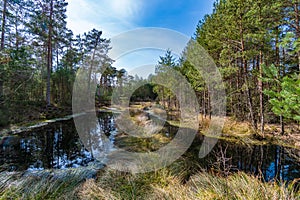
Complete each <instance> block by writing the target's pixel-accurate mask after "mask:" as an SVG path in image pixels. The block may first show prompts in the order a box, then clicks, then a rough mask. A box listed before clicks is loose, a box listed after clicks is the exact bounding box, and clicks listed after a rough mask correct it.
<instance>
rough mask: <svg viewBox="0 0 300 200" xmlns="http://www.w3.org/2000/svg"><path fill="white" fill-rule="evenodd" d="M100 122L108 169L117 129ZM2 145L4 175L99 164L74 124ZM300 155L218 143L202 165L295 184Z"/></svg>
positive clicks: (106, 117)
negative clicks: (109, 156) (7, 172)
mask: <svg viewBox="0 0 300 200" xmlns="http://www.w3.org/2000/svg"><path fill="white" fill-rule="evenodd" d="M98 117H99V119H98V122H99V124H98V128H97V129H98V130H101V131H98V136H97V142H98V144H99V142H100V143H101V142H102V143H103V141H105V144H103V151H102V152H98V153H100V156H99V155H97V158H102V161H103V162H104V163H105V159H107V154H109V152H112V151H114V149H115V148H114V147H115V139H116V135H117V134H118V129H117V127H116V125H115V115H114V114H112V113H108V112H102V113H99V115H98ZM176 131H177V128H176V127H172V126H171V125H165V127H164V130H163V134H164V136H166V137H172V135H174V134H175V133H176ZM99 133H100V134H99ZM102 138H103V139H102ZM0 142H1V143H0V170H1V171H25V170H43V169H51V168H54V169H64V168H76V167H79V166H87V165H89V164H90V163H93V162H95V159H94V158H93V155H92V153H91V152H90V151H88V150H87V149H86V148H84V146H83V144H82V142H81V141H80V138H79V136H78V134H77V132H76V129H75V126H74V122H73V120H69V121H63V122H57V123H52V124H49V125H47V126H44V127H42V128H37V129H34V130H32V131H29V132H23V133H19V134H17V135H14V136H7V137H1V138H0ZM199 148H200V147H199ZM101 153H102V154H101ZM222 154H223V155H224V156H223V160H224V158H226V160H227V161H226V165H222V164H221V163H222V159H220V157H222ZM299 155H300V151H299V150H296V149H290V148H286V147H281V146H277V145H264V146H260V145H242V144H236V143H232V142H228V141H224V140H219V141H218V144H217V145H216V146H215V148H214V149H213V151H212V152H211V153H210V154H209V155H208V156H207V157H205V158H204V159H199V160H198V162H199V164H200V165H201V167H203V168H207V169H212V168H219V169H226V170H227V169H228V170H230V171H237V170H242V171H245V172H249V173H252V174H256V175H257V174H262V175H263V176H264V179H265V180H267V181H269V180H272V179H274V178H276V179H280V180H293V179H295V178H300V161H299V157H300V156H299ZM100 161H101V159H100Z"/></svg>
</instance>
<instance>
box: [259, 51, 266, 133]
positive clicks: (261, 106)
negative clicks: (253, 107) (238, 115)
mask: <svg viewBox="0 0 300 200" xmlns="http://www.w3.org/2000/svg"><path fill="white" fill-rule="evenodd" d="M262 67H263V55H262V51H260V53H259V79H258V88H259V111H260V132H261V133H262V134H263V136H264V129H265V121H264V94H263V87H264V86H263V82H262V78H263V73H262V71H263V70H262Z"/></svg>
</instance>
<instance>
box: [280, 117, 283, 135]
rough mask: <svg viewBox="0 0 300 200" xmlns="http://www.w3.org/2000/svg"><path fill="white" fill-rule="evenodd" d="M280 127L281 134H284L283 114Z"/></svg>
mask: <svg viewBox="0 0 300 200" xmlns="http://www.w3.org/2000/svg"><path fill="white" fill-rule="evenodd" d="M280 127H281V135H284V122H283V116H282V115H280Z"/></svg>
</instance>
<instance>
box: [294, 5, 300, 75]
mask: <svg viewBox="0 0 300 200" xmlns="http://www.w3.org/2000/svg"><path fill="white" fill-rule="evenodd" d="M294 9H295V21H296V22H295V25H296V36H297V39H298V38H299V36H300V19H299V2H296V3H295V4H294ZM297 57H298V68H299V72H300V50H298V52H297Z"/></svg>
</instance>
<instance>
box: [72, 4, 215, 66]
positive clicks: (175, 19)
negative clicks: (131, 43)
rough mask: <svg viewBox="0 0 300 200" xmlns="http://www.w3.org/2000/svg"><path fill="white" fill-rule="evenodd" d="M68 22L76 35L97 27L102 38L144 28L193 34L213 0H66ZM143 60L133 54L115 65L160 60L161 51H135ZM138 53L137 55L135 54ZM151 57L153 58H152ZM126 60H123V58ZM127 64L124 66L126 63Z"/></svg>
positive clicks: (210, 7) (208, 12) (209, 9)
mask: <svg viewBox="0 0 300 200" xmlns="http://www.w3.org/2000/svg"><path fill="white" fill-rule="evenodd" d="M67 1H68V3H69V5H68V9H67V16H68V19H67V23H68V28H70V29H71V30H72V31H73V32H74V34H82V33H84V32H87V31H89V30H91V29H92V28H96V29H98V30H102V31H103V37H105V38H111V37H114V36H116V35H118V34H120V33H123V32H126V31H129V30H133V29H136V28H141V27H160V28H167V29H172V30H174V31H178V32H180V33H182V34H184V35H186V36H187V37H191V36H193V34H194V32H195V30H196V26H197V23H198V22H199V20H200V19H202V18H203V17H204V15H205V14H210V13H211V12H212V8H213V2H214V0H181V1H178V0H148V1H146V0H67ZM135 53H138V55H139V57H140V61H141V62H140V63H138V62H135V63H134V64H133V62H131V63H128V60H132V57H134V56H133V55H129V57H127V59H126V56H125V57H124V58H123V59H119V60H118V61H117V62H116V63H115V65H117V66H122V65H123V66H124V65H127V67H128V68H130V66H128V65H132V66H131V68H133V65H134V66H138V65H148V64H151V63H153V62H154V59H155V61H156V62H157V58H158V55H161V54H162V52H159V51H153V50H152V51H148V52H146V51H144V50H141V52H135ZM135 56H136V55H135ZM151 57H152V58H151ZM122 60H123V61H122ZM124 67H125V66H124Z"/></svg>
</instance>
